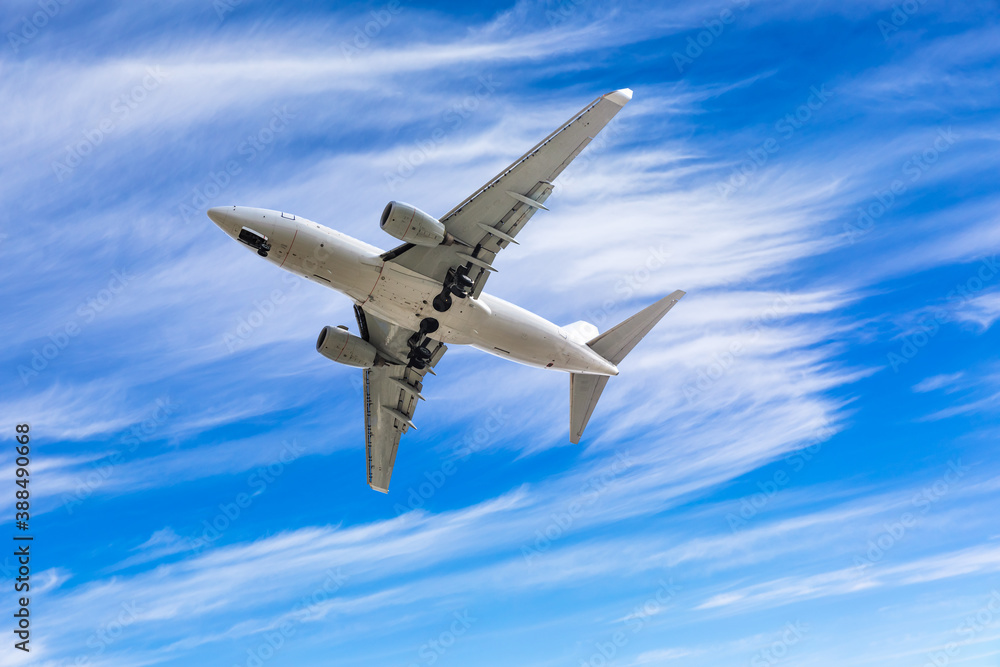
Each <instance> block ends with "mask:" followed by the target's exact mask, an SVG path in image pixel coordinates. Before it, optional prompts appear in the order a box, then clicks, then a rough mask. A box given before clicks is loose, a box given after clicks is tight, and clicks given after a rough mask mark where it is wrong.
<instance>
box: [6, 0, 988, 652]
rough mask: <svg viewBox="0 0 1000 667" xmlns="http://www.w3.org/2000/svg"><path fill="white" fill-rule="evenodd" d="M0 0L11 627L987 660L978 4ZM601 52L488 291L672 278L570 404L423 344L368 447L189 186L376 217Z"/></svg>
mask: <svg viewBox="0 0 1000 667" xmlns="http://www.w3.org/2000/svg"><path fill="white" fill-rule="evenodd" d="M5 9H6V11H5V12H4V17H3V21H2V27H3V34H4V36H5V39H4V44H3V45H2V47H3V48H2V49H0V73H2V75H0V93H2V99H3V100H4V102H5V104H4V114H3V116H2V120H0V143H2V145H3V147H4V148H3V151H2V152H0V202H2V205H3V209H4V210H5V211H6V215H5V216H4V218H3V222H2V229H0V235H2V237H0V240H2V244H0V253H2V257H3V262H2V264H0V272H2V280H0V294H2V296H3V297H4V299H5V301H6V302H7V303H10V304H13V311H12V313H13V315H12V316H7V317H5V318H4V319H3V320H2V322H0V332H2V336H3V340H4V342H5V344H4V345H3V346H2V348H0V356H2V359H3V361H2V365H3V368H5V369H6V371H7V372H6V373H4V375H3V377H2V380H0V381H2V392H3V393H2V401H0V414H2V419H0V422H2V425H3V426H2V428H3V432H4V433H5V434H10V437H9V438H8V441H10V442H12V438H13V427H14V424H17V423H21V422H25V421H27V422H30V423H31V425H32V433H33V437H34V440H33V442H34V449H33V467H32V475H31V479H32V482H31V485H32V486H31V489H32V492H33V495H32V508H33V515H32V531H33V533H34V534H35V542H34V545H33V549H35V551H34V560H33V562H32V565H33V579H32V596H33V597H32V603H31V604H32V608H33V613H34V617H33V618H34V625H33V627H34V634H33V637H32V643H31V646H32V651H31V653H30V655H27V656H25V655H24V654H22V653H21V652H20V651H15V650H13V648H12V646H11V644H12V641H11V640H10V634H9V628H8V626H9V625H12V624H11V623H10V620H9V619H10V618H11V617H10V615H9V614H10V613H12V611H13V603H14V593H13V591H12V590H11V587H12V582H11V577H12V576H13V570H12V563H13V559H12V557H10V556H8V557H6V560H0V565H2V566H3V569H2V571H0V576H2V578H3V580H4V583H3V587H2V588H3V590H4V591H6V592H5V593H4V594H3V595H2V596H0V605H2V606H3V610H4V612H3V615H4V617H5V618H7V619H8V622H7V624H5V626H4V627H5V628H8V629H6V630H5V632H6V633H8V634H7V640H5V642H4V645H3V647H2V648H0V651H3V662H4V664H33V665H46V666H50V665H51V666H56V665H84V664H86V665H101V666H104V665H109V666H110V665H154V664H155V665H191V664H206V665H261V664H267V665H389V664H396V665H419V666H424V665H428V666H429V665H468V664H477V665H478V664H482V665H507V664H528V665H540V666H543V665H590V666H593V667H601V666H602V665H622V666H625V665H629V666H631V665H662V664H676V665H683V666H701V665H718V664H749V665H751V666H752V667H761V666H764V665H766V666H771V665H804V664H818V665H901V666H902V665H913V666H915V667H916V666H920V665H926V664H935V665H937V666H938V667H942V666H943V665H952V664H954V665H959V664H961V665H970V666H987V665H991V666H996V665H1000V541H998V537H1000V522H998V520H997V518H996V507H997V503H998V501H1000V478H998V472H1000V465H998V463H997V462H996V457H995V451H996V446H995V445H996V442H997V435H998V427H1000V419H998V410H997V406H998V405H1000V401H998V399H1000V362H998V359H997V355H996V353H995V350H996V344H997V326H996V323H997V320H998V318H1000V267H998V266H997V263H996V262H997V256H996V252H997V248H998V245H1000V224H998V222H1000V221H998V217H997V208H998V207H997V205H998V201H1000V196H998V189H997V187H996V175H997V173H998V167H1000V152H998V150H997V146H998V139H1000V134H998V130H997V127H998V119H1000V114H998V103H1000V93H998V89H997V85H996V81H997V75H998V65H1000V25H998V12H997V8H996V5H995V3H990V2H965V3H939V2H929V1H927V2H921V1H920V0H910V1H909V2H904V3H901V4H893V3H892V2H888V1H886V2H854V1H852V0H839V1H838V2H825V1H824V2H817V3H789V2H772V3H762V2H757V1H756V0H722V1H720V2H707V3H697V4H687V3H652V4H650V3H639V2H624V3H623V2H614V3H611V2H600V1H590V0H579V1H573V0H564V1H563V2H551V3H528V2H519V3H516V4H509V3H507V4H489V3H479V4H476V5H475V7H470V6H469V5H468V3H442V4H439V5H418V4H412V3H409V2H406V1H405V0H399V1H398V2H391V3H373V4H336V5H335V4H334V3H327V2H305V3H299V4H298V5H295V6H292V5H290V4H279V3H274V2H253V1H251V0H244V1H242V2H238V1H237V0H217V1H216V2H211V1H210V0H197V1H196V0H179V1H177V2H173V3H167V4H166V5H148V4H145V3H125V2H120V3H116V2H85V1H80V2H72V3H69V2H60V0H50V1H49V2H45V1H44V0H43V1H40V2H22V1H20V0H16V1H13V2H9V3H7V4H6V5H5ZM366 31H367V34H366ZM623 87H630V88H632V89H633V90H634V91H635V97H634V99H633V100H632V102H630V103H629V104H628V105H627V106H626V107H625V109H624V110H623V111H622V112H621V113H620V114H619V116H618V117H617V118H616V120H615V121H614V123H613V124H612V125H611V126H609V127H608V129H607V130H605V133H604V135H602V138H601V140H599V141H596V142H594V144H592V145H591V146H590V147H589V148H588V149H587V152H586V153H584V154H583V155H582V156H581V157H580V158H579V159H578V160H577V162H575V163H574V164H573V165H572V166H571V167H570V168H569V169H568V170H567V171H566V172H565V173H564V174H563V175H562V177H561V179H560V181H561V182H560V183H558V184H557V188H556V191H555V193H554V194H553V196H552V197H551V199H550V200H549V202H548V204H549V208H550V209H551V211H550V212H543V213H540V214H539V215H537V216H536V217H535V218H534V219H533V222H532V224H531V226H530V227H529V228H528V229H527V230H526V231H525V233H524V234H523V238H521V239H520V240H521V242H522V244H521V245H520V246H517V247H516V248H514V249H512V250H511V251H510V253H509V255H507V254H505V255H504V257H502V258H501V260H499V261H498V268H499V269H500V273H499V274H498V275H497V276H495V277H494V278H493V279H491V281H490V284H489V289H490V291H492V292H493V293H494V294H496V295H498V296H501V297H503V298H506V299H509V300H512V301H515V302H517V303H519V304H521V305H524V306H525V307H528V308H530V309H532V310H534V311H536V312H538V313H540V314H542V315H544V316H546V317H548V318H549V319H551V320H553V321H555V322H557V323H560V324H565V323H569V322H573V321H575V320H579V319H588V320H590V321H593V322H595V323H596V324H598V326H600V327H601V329H602V330H603V329H605V328H607V327H608V326H610V325H612V324H614V323H616V322H617V321H619V320H621V319H624V317H626V316H627V315H630V314H631V313H633V312H635V311H637V310H639V309H640V308H642V307H644V306H645V305H647V304H649V303H651V302H652V301H653V300H655V299H657V298H659V297H660V296H662V295H664V294H667V293H669V292H671V291H673V290H675V289H684V290H686V291H687V292H688V296H687V297H686V298H685V299H684V300H683V301H682V302H681V303H680V304H679V305H678V306H677V307H676V308H675V309H674V310H673V311H672V312H671V313H670V314H669V316H668V317H667V318H666V319H665V320H664V321H663V322H662V324H661V325H660V326H659V327H658V328H657V329H656V330H655V331H654V332H653V333H652V334H650V336H648V337H647V338H646V339H645V340H644V341H643V343H642V344H641V345H640V346H639V347H638V348H637V349H636V350H635V352H633V353H632V354H631V355H630V356H629V358H628V359H627V360H626V361H625V362H623V363H622V368H621V370H622V373H621V376H620V377H618V378H615V379H613V380H612V381H611V382H610V383H609V385H608V388H607V391H606V392H605V395H604V397H603V399H602V401H601V403H600V405H599V407H598V409H597V412H596V414H595V416H594V419H593V421H592V422H591V424H590V426H589V428H588V431H587V434H586V437H585V439H584V442H582V443H581V444H580V445H579V446H572V445H570V444H569V443H568V411H569V406H568V398H569V397H568V391H567V384H568V380H567V378H566V376H565V375H562V374H558V373H551V372H545V371H542V370H538V369H531V368H525V367H520V366H517V365H514V364H511V363H509V362H506V361H503V360H500V359H495V358H492V357H489V356H487V355H484V354H482V353H479V352H477V351H475V350H468V349H459V348H457V347H453V348H452V349H451V350H450V351H449V353H448V355H446V357H445V358H444V360H443V361H442V362H441V364H440V365H439V366H438V368H437V370H438V376H437V377H433V378H429V380H428V382H427V383H426V386H425V390H424V394H425V395H426V396H427V399H428V400H427V401H426V402H425V403H424V404H422V405H421V406H420V410H419V412H418V413H417V415H416V421H417V423H418V425H419V427H420V430H419V431H416V432H411V433H409V434H408V435H407V436H406V437H405V438H404V440H403V443H402V445H401V448H400V452H399V456H398V459H397V464H396V470H395V473H394V475H393V480H392V489H391V492H390V493H389V495H388V496H387V497H386V496H382V495H380V494H376V493H374V492H372V491H370V490H369V489H368V487H367V485H366V484H365V478H364V454H363V435H362V414H361V394H360V374H359V373H358V371H356V370H354V369H350V368H346V367H340V366H338V365H336V364H333V363H331V362H329V361H327V360H325V359H323V358H322V357H321V356H319V355H318V354H316V352H315V350H314V347H313V344H314V340H315V336H316V335H317V333H318V332H319V330H320V329H321V328H322V327H323V326H325V325H330V324H334V325H335V324H341V323H343V324H350V325H351V326H352V328H353V326H354V322H353V315H352V313H351V308H350V304H349V302H348V300H347V299H346V297H342V296H340V295H338V294H336V293H333V292H330V291H328V290H324V289H323V288H321V287H319V286H317V285H314V284H311V283H306V282H304V281H301V280H298V279H295V278H293V277H291V276H289V275H284V274H282V273H281V272H280V271H278V270H277V269H275V268H274V267H273V266H271V265H269V264H266V263H264V262H261V261H260V260H259V258H257V257H256V256H255V255H253V254H252V253H248V252H245V250H244V249H241V248H240V247H238V246H237V245H236V244H234V243H232V241H231V240H230V239H229V238H227V237H226V236H225V235H224V234H222V233H221V232H220V231H219V230H218V229H217V228H216V227H215V225H214V224H212V223H211V222H210V221H209V220H208V218H207V217H205V215H204V210H205V209H207V208H208V207H210V206H215V205H223V204H242V205H248V206H260V207H265V208H274V209H282V210H286V211H291V212H294V213H296V214H298V215H302V216H305V217H307V218H310V219H313V220H316V221H318V222H321V223H323V224H326V225H328V226H330V227H333V228H335V229H339V230H341V231H344V232H346V233H348V234H351V235H352V236H355V237H357V238H360V239H362V240H364V241H366V242H370V243H373V244H376V245H378V246H380V247H391V246H392V245H393V244H394V240H393V239H391V238H388V237H386V236H385V235H384V234H383V233H382V232H380V230H379V229H378V225H377V220H378V216H379V214H380V212H381V210H382V207H383V206H384V205H385V203H386V202H387V201H388V200H390V199H398V200H402V201H407V202H410V203H412V204H414V205H416V206H419V207H420V208H422V209H424V210H427V211H429V212H431V213H435V214H438V215H440V214H443V213H444V212H446V211H447V210H449V209H450V208H451V207H452V206H453V205H454V204H455V203H457V202H458V201H461V200H462V199H463V198H464V197H465V196H467V195H468V194H469V193H471V192H472V191H474V190H475V189H476V188H477V187H478V186H479V185H481V184H482V183H483V182H485V181H486V180H487V179H488V178H489V177H490V176H492V175H493V174H494V173H496V172H497V171H499V170H500V169H501V168H502V167H504V166H506V165H507V164H508V163H509V162H510V161H511V160H513V159H514V158H516V157H517V156H519V155H520V154H521V153H522V152H523V151H524V150H526V149H527V148H528V147H530V146H531V145H533V144H534V143H535V142H536V141H538V140H539V139H540V138H541V137H543V136H545V135H546V134H547V133H548V132H550V131H551V130H552V129H554V128H555V127H557V126H558V125H559V124H561V123H562V122H564V121H565V120H566V119H568V118H569V117H570V116H571V115H572V114H573V113H574V112H576V111H577V110H578V109H579V108H581V107H583V106H584V104H586V103H587V102H589V101H590V100H592V99H593V98H595V97H596V96H597V95H600V94H603V93H606V92H608V91H610V90H614V89H617V88H623ZM2 451H3V453H2V455H0V471H2V474H0V479H12V478H13V465H14V464H13V457H12V453H13V452H12V446H5V447H4V448H3V450H2ZM2 496H3V500H2V504H0V514H2V519H3V521H4V523H5V525H7V526H12V521H13V502H12V497H13V491H9V492H8V491H4V492H3V494H2ZM9 530H10V531H11V532H13V530H14V529H13V527H11V528H10V529H9Z"/></svg>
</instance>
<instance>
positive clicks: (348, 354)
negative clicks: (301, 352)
mask: <svg viewBox="0 0 1000 667" xmlns="http://www.w3.org/2000/svg"><path fill="white" fill-rule="evenodd" d="M316 351H317V352H319V353H320V354H322V355H323V356H324V357H326V358H327V359H331V360H332V361H336V362H337V363H340V364H346V365H348V366H354V367H355V368H371V367H372V366H374V365H375V356H376V355H377V354H378V353H377V352H376V351H375V348H374V347H372V345H371V343H369V342H368V341H366V340H364V339H363V338H358V337H357V336H355V335H353V334H349V333H347V332H346V331H344V330H343V329H341V328H340V327H323V330H322V331H320V332H319V338H318V339H316Z"/></svg>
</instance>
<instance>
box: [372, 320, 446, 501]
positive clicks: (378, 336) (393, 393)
mask: <svg viewBox="0 0 1000 667" xmlns="http://www.w3.org/2000/svg"><path fill="white" fill-rule="evenodd" d="M355 312H356V314H357V316H358V325H359V327H361V328H362V331H363V332H365V333H366V334H367V336H368V342H369V343H371V344H372V345H374V346H375V349H376V350H378V352H379V356H380V358H381V363H380V364H379V365H377V366H373V367H372V368H366V369H365V370H364V394H365V395H364V415H365V457H366V461H367V469H368V470H367V475H368V486H370V487H371V488H372V489H374V490H375V491H380V492H382V493H388V492H389V482H390V480H391V479H392V469H393V467H394V466H395V464H396V453H397V452H398V450H399V440H400V438H401V437H402V435H403V434H404V433H406V432H407V431H409V430H410V429H411V428H412V429H416V428H417V427H416V426H415V425H414V424H413V413H414V412H415V411H416V409H417V403H418V402H419V401H421V400H423V398H424V397H423V396H422V395H421V391H422V390H423V386H424V385H423V379H424V375H425V374H426V373H433V372H434V371H433V370H432V367H433V366H434V365H435V364H437V363H438V362H439V361H440V360H441V357H443V356H444V353H445V351H446V350H447V349H448V348H447V347H446V346H445V345H444V344H442V343H439V342H437V341H431V343H429V345H428V347H429V348H430V350H431V359H430V361H429V362H428V364H427V367H426V368H424V369H422V370H418V369H416V368H413V367H410V366H407V365H406V364H405V363H397V361H396V360H403V359H406V354H407V352H408V351H409V348H408V346H407V344H406V339H407V338H409V337H410V335H412V334H413V332H412V331H410V330H408V329H405V328H403V327H398V326H396V325H393V324H389V323H388V322H386V321H384V320H382V319H381V318H378V317H375V316H374V315H372V314H371V313H368V312H367V311H365V310H364V309H363V308H358V309H357V310H356V311H355Z"/></svg>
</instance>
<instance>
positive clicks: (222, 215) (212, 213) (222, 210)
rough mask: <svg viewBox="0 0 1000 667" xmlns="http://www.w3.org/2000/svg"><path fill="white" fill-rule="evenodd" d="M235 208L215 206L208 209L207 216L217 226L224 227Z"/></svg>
mask: <svg viewBox="0 0 1000 667" xmlns="http://www.w3.org/2000/svg"><path fill="white" fill-rule="evenodd" d="M235 208H236V207H235V206H216V207H215V208H210V209H208V217H209V219H210V220H211V221H212V222H214V223H215V224H217V225H218V226H219V227H222V228H223V229H225V225H226V224H227V223H228V222H229V216H230V215H231V214H232V212H233V210H234V209H235Z"/></svg>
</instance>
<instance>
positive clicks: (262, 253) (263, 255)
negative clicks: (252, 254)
mask: <svg viewBox="0 0 1000 667" xmlns="http://www.w3.org/2000/svg"><path fill="white" fill-rule="evenodd" d="M257 254H258V255H260V256H261V257H267V251H266V250H264V249H263V248H261V249H260V250H258V251H257Z"/></svg>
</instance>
